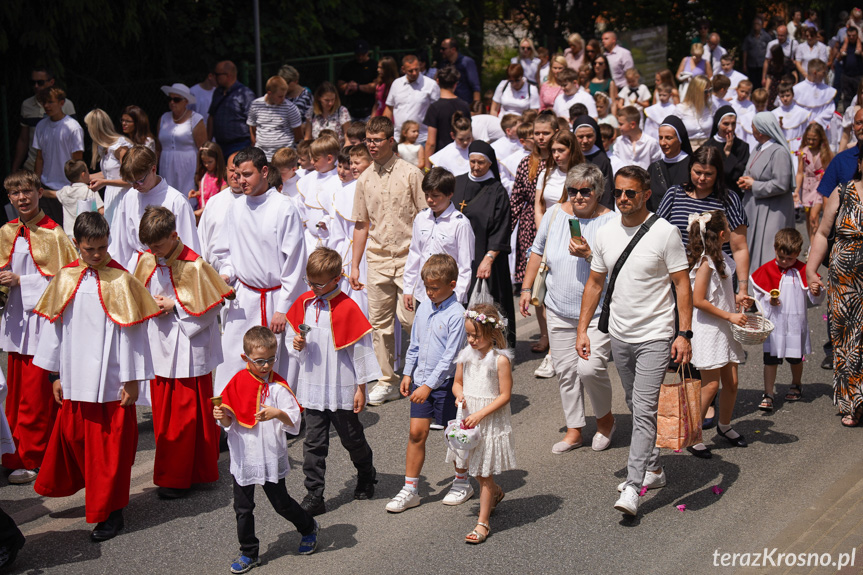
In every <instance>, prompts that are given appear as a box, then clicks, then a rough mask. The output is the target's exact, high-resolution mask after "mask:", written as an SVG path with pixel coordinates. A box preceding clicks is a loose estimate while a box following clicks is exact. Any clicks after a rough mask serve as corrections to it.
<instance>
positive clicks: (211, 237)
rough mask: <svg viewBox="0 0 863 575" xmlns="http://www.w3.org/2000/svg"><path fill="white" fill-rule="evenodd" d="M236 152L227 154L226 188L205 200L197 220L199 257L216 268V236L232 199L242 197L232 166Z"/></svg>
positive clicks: (220, 230)
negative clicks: (205, 202)
mask: <svg viewBox="0 0 863 575" xmlns="http://www.w3.org/2000/svg"><path fill="white" fill-rule="evenodd" d="M236 155H237V152H234V153H233V154H231V155H230V156H228V186H230V187H229V188H228V189H226V190H222V191H221V192H219V193H217V194H216V195H215V196H213V197H211V198H210V199H209V200H207V204H206V205H205V206H204V211H203V213H202V214H201V221H199V222H198V241H199V242H200V244H201V257H202V258H204V260H205V261H206V262H207V263H208V264H210V265H211V266H213V267H214V268H216V269H219V266H218V265H217V263H216V256H215V255H214V253H213V252H214V250H215V247H216V238H217V237H218V236H219V234H220V233H221V232H222V230H223V228H222V224H223V223H224V221H225V218H227V217H228V212H229V211H231V207H232V205H233V203H234V200H238V199H240V198H242V197H243V190H242V189H240V183H239V181H237V170H236V167H235V166H234V157H235V156H236Z"/></svg>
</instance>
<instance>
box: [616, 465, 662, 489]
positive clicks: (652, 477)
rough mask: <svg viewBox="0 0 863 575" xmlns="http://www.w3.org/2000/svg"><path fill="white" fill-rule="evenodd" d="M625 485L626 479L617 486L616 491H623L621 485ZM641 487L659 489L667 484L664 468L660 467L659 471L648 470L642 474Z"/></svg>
mask: <svg viewBox="0 0 863 575" xmlns="http://www.w3.org/2000/svg"><path fill="white" fill-rule="evenodd" d="M624 485H626V481H624V482H623V483H621V484H620V485H618V486H617V490H618V491H623V486H624ZM641 485H642V487H647V488H648V489H659V488H660V487H665V486H666V485H668V480H667V479H666V477H665V468H663V469H661V470H660V471H659V473H652V472H650V471H648V472H647V473H645V474H644V483H642V484H641Z"/></svg>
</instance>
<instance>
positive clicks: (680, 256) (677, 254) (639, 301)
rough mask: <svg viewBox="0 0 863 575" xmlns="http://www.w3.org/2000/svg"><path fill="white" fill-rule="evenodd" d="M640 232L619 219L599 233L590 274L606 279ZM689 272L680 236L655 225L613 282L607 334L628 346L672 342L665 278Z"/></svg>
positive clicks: (663, 223)
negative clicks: (593, 273)
mask: <svg viewBox="0 0 863 575" xmlns="http://www.w3.org/2000/svg"><path fill="white" fill-rule="evenodd" d="M648 217H650V215H648ZM645 221H646V220H645ZM640 227H641V226H640V225H639V226H634V227H626V226H624V225H623V222H622V220H621V219H620V218H617V219H615V220H613V221H610V222H608V223H607V224H606V225H604V226H603V227H602V228H600V229H599V231H598V232H597V234H596V240H595V242H594V245H593V261H592V262H591V264H590V269H591V270H592V271H595V272H597V273H603V274H608V275H609V276H610V275H611V270H613V269H614V265H615V264H616V263H617V260H618V258H619V257H620V255H621V254H622V253H623V250H624V249H626V246H627V245H629V242H630V240H632V237H633V236H634V235H635V234H636V232H638V229H639V228H640ZM688 268H689V262H688V261H687V259H686V251H685V249H684V247H683V240H682V239H681V236H680V230H678V229H677V228H676V227H675V226H673V225H672V224H670V223H669V222H667V221H665V220H663V219H661V218H660V219H658V220H657V221H656V222H654V224H653V226H652V227H651V228H650V231H648V232H647V233H646V234H645V235H644V237H642V238H641V241H640V242H638V245H637V246H635V249H634V250H633V251H632V253H631V254H630V255H629V258H628V259H627V260H626V264H624V266H623V268H621V270H620V274H619V275H618V276H617V281H616V283H615V287H614V295H613V296H612V300H611V315H610V317H609V322H608V333H609V334H610V335H612V336H613V337H615V338H616V339H619V340H621V341H624V342H626V343H642V342H645V341H652V340H657V339H667V340H671V338H672V337H674V333H675V332H674V297H673V296H672V293H671V279H670V278H669V274H672V273H674V272H679V271H685V270H687V269H688Z"/></svg>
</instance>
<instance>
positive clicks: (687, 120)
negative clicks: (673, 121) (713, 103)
mask: <svg viewBox="0 0 863 575" xmlns="http://www.w3.org/2000/svg"><path fill="white" fill-rule="evenodd" d="M675 115H676V116H677V117H678V118H680V119H681V120H682V121H683V125H684V126H686V132H687V134H689V139H690V140H699V139H704V138H707V137H708V136H710V130H711V129H713V111H712V110H711V109H710V106H705V107H704V110H703V111H702V112H701V116H697V115H696V111H695V109H694V108H692V107H690V106H687V105H685V104H681V105H680V106H677V110H676V113H675Z"/></svg>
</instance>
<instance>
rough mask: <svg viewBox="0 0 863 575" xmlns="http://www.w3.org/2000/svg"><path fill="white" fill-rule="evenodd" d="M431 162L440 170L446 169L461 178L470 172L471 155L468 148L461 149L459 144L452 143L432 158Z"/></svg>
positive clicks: (430, 157)
mask: <svg viewBox="0 0 863 575" xmlns="http://www.w3.org/2000/svg"><path fill="white" fill-rule="evenodd" d="M429 161H430V162H431V163H432V164H433V165H434V166H436V167H438V168H444V169H445V170H447V171H448V172H450V173H451V174H452V175H454V176H460V175H462V174H466V173H468V172H469V171H470V154H469V153H468V148H461V147H459V145H458V142H455V141H453V142H450V143H449V144H447V145H446V146H444V147H443V148H442V149H440V150H438V151H437V152H435V153H434V154H432V155H431V156H429Z"/></svg>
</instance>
